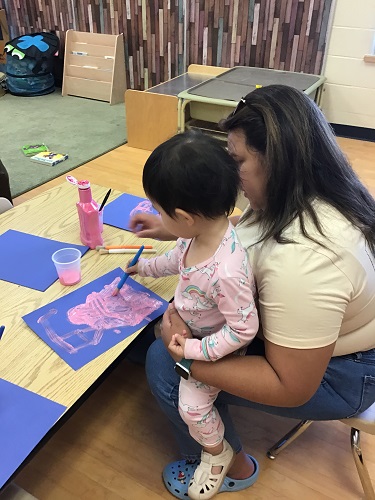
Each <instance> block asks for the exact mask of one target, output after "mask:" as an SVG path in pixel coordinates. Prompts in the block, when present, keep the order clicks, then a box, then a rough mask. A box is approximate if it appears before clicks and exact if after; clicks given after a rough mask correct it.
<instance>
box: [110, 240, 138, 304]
mask: <svg viewBox="0 0 375 500" xmlns="http://www.w3.org/2000/svg"><path fill="white" fill-rule="evenodd" d="M142 252H143V246H142V247H141V248H140V249H139V250H138V252H137V253H136V254H135V256H134V259H133V260H132V261H131V262H130V264H129V265H128V267H132V266H135V264H136V263H137V262H138V260H139V257H140V256H141V253H142ZM128 278H129V274H128V273H127V272H126V271H125V272H124V276H123V277H122V278H121V279H120V281H119V284H118V285H117V287H116V288H115V289H114V290H113V292H112V295H113V296H115V295H117V294H118V292H119V291H120V290H121V288H122V287H123V286H124V284H125V282H126V280H127V279H128Z"/></svg>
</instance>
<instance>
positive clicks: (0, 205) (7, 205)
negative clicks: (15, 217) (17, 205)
mask: <svg viewBox="0 0 375 500" xmlns="http://www.w3.org/2000/svg"><path fill="white" fill-rule="evenodd" d="M11 208H13V205H12V204H11V202H10V201H9V200H8V199H7V198H2V197H0V214H3V213H4V212H6V211H7V210H9V209H11Z"/></svg>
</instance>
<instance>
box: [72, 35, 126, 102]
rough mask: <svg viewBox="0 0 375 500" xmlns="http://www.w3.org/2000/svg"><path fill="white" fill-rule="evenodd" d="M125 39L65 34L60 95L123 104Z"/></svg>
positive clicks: (115, 36) (120, 37)
mask: <svg viewBox="0 0 375 500" xmlns="http://www.w3.org/2000/svg"><path fill="white" fill-rule="evenodd" d="M125 89H126V73H125V58H124V37H123V34H120V35H105V34H101V33H86V32H83V31H74V30H68V31H67V32H66V42H65V61H64V76H63V87H62V95H63V96H64V95H74V96H79V97H87V98H89V99H98V100H99V101H107V102H109V103H110V104H117V103H119V102H123V101H124V92H125Z"/></svg>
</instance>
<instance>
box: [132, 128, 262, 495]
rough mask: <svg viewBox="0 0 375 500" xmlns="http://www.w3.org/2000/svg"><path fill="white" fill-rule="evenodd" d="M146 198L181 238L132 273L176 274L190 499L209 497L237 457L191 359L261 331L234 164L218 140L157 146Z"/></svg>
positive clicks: (175, 343)
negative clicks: (242, 238)
mask: <svg viewBox="0 0 375 500" xmlns="http://www.w3.org/2000/svg"><path fill="white" fill-rule="evenodd" d="M143 187H144V190H145V192H146V195H147V196H148V198H149V199H150V200H151V202H152V203H153V206H154V208H155V209H156V210H157V211H158V212H160V215H161V218H162V221H163V224H164V226H165V228H166V229H167V230H168V231H169V232H170V233H172V234H174V235H175V236H177V237H178V240H177V244H176V247H175V248H174V249H173V250H171V251H170V252H168V253H166V254H165V255H162V256H158V257H155V258H151V259H139V261H138V263H137V264H135V265H133V266H131V265H129V267H128V268H127V270H126V272H127V273H129V274H134V273H138V274H140V275H141V276H152V277H161V276H168V275H171V274H179V276H180V279H179V283H178V286H177V289H176V293H175V298H174V304H175V307H176V309H177V310H178V312H179V314H180V316H181V317H182V319H183V320H184V321H185V323H186V324H187V325H188V326H189V328H190V330H191V332H192V333H191V334H190V332H189V334H187V333H186V335H185V336H181V335H178V334H175V335H174V336H173V338H172V341H171V343H170V345H169V349H170V350H171V351H172V352H173V353H174V354H175V355H176V356H177V357H178V358H179V359H180V361H179V362H178V363H177V364H176V371H177V372H178V373H179V374H180V375H181V377H182V378H181V382H180V389H179V411H180V415H181V417H182V419H183V420H184V421H185V423H186V424H187V425H188V427H189V432H190V434H191V436H192V437H193V438H194V439H196V441H198V442H199V443H200V444H201V445H202V457H201V463H200V465H199V466H198V468H197V469H196V472H195V474H194V477H193V479H192V482H191V483H190V485H189V490H188V494H189V498H192V499H198V498H201V491H202V490H203V491H204V492H205V494H204V498H212V497H213V496H214V495H215V494H216V493H217V492H218V491H219V490H220V487H221V484H222V482H223V480H224V478H225V476H226V473H227V471H228V469H229V468H230V465H231V463H232V461H233V459H234V452H233V449H232V448H231V446H230V445H229V443H228V442H227V441H226V440H225V439H224V425H223V422H222V420H221V418H220V415H219V414H218V411H217V409H216V408H215V406H214V402H215V400H216V397H217V395H218V393H219V390H218V389H217V388H215V387H212V386H208V385H205V384H203V383H201V382H199V381H197V380H195V379H193V378H192V377H191V376H189V375H190V365H191V363H192V360H203V361H207V362H213V361H216V360H217V359H220V358H221V357H223V356H226V355H228V354H230V353H233V352H238V351H239V350H240V349H241V348H243V347H245V346H247V345H248V344H249V343H250V342H251V341H252V339H253V338H254V336H255V335H256V333H257V331H258V326H259V325H258V316H257V311H256V307H255V303H254V293H255V285H254V280H253V275H252V271H251V269H250V266H249V264H248V259H247V254H246V251H245V250H244V249H243V247H242V246H241V245H240V243H239V241H238V239H237V235H236V232H235V230H234V227H233V226H232V224H231V223H230V221H229V220H228V215H229V214H230V213H231V212H232V210H233V208H234V206H235V203H236V199H237V194H238V190H239V188H240V176H239V170H238V166H237V163H236V162H235V161H234V160H233V159H232V158H231V156H230V155H229V154H228V153H227V151H226V150H225V149H224V146H222V145H221V144H220V143H219V142H218V141H216V140H215V139H213V138H210V137H208V136H205V135H202V134H197V133H193V132H187V133H184V134H179V135H176V136H175V137H172V138H171V139H169V140H168V141H166V142H165V143H163V144H161V145H160V146H158V147H157V148H156V149H155V150H154V151H153V153H152V154H151V156H150V157H149V158H148V160H147V161H146V164H145V166H144V170H143Z"/></svg>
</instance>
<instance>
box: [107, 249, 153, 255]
mask: <svg viewBox="0 0 375 500" xmlns="http://www.w3.org/2000/svg"><path fill="white" fill-rule="evenodd" d="M141 248H142V247H141ZM137 250H139V249H136V248H134V249H131V248H111V249H109V250H106V249H105V248H101V249H100V250H99V253H100V255H105V254H108V253H135V252H137ZM143 253H156V250H150V249H148V250H143Z"/></svg>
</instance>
